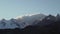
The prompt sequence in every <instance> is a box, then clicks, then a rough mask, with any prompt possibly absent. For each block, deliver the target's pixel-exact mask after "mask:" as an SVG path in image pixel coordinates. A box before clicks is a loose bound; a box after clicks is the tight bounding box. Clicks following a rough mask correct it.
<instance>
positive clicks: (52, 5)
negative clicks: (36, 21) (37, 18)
mask: <svg viewBox="0 0 60 34" xmlns="http://www.w3.org/2000/svg"><path fill="white" fill-rule="evenodd" d="M36 13H43V14H52V15H56V14H57V13H60V0H0V19H2V18H5V19H10V18H15V17H17V16H22V15H26V14H36Z"/></svg>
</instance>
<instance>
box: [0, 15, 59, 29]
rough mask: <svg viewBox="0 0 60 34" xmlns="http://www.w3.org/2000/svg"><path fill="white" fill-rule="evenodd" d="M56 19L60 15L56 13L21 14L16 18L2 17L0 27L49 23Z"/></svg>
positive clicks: (9, 27) (22, 26) (21, 26)
mask: <svg viewBox="0 0 60 34" xmlns="http://www.w3.org/2000/svg"><path fill="white" fill-rule="evenodd" d="M56 20H60V15H59V14H58V15H57V16H52V15H48V16H47V15H44V14H36V15H32V16H23V17H22V18H18V19H13V18H12V19H10V20H5V19H2V20H0V29H14V28H20V29H22V28H25V27H27V26H29V25H32V26H33V25H39V26H43V25H49V24H51V23H53V22H55V21H56Z"/></svg>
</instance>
